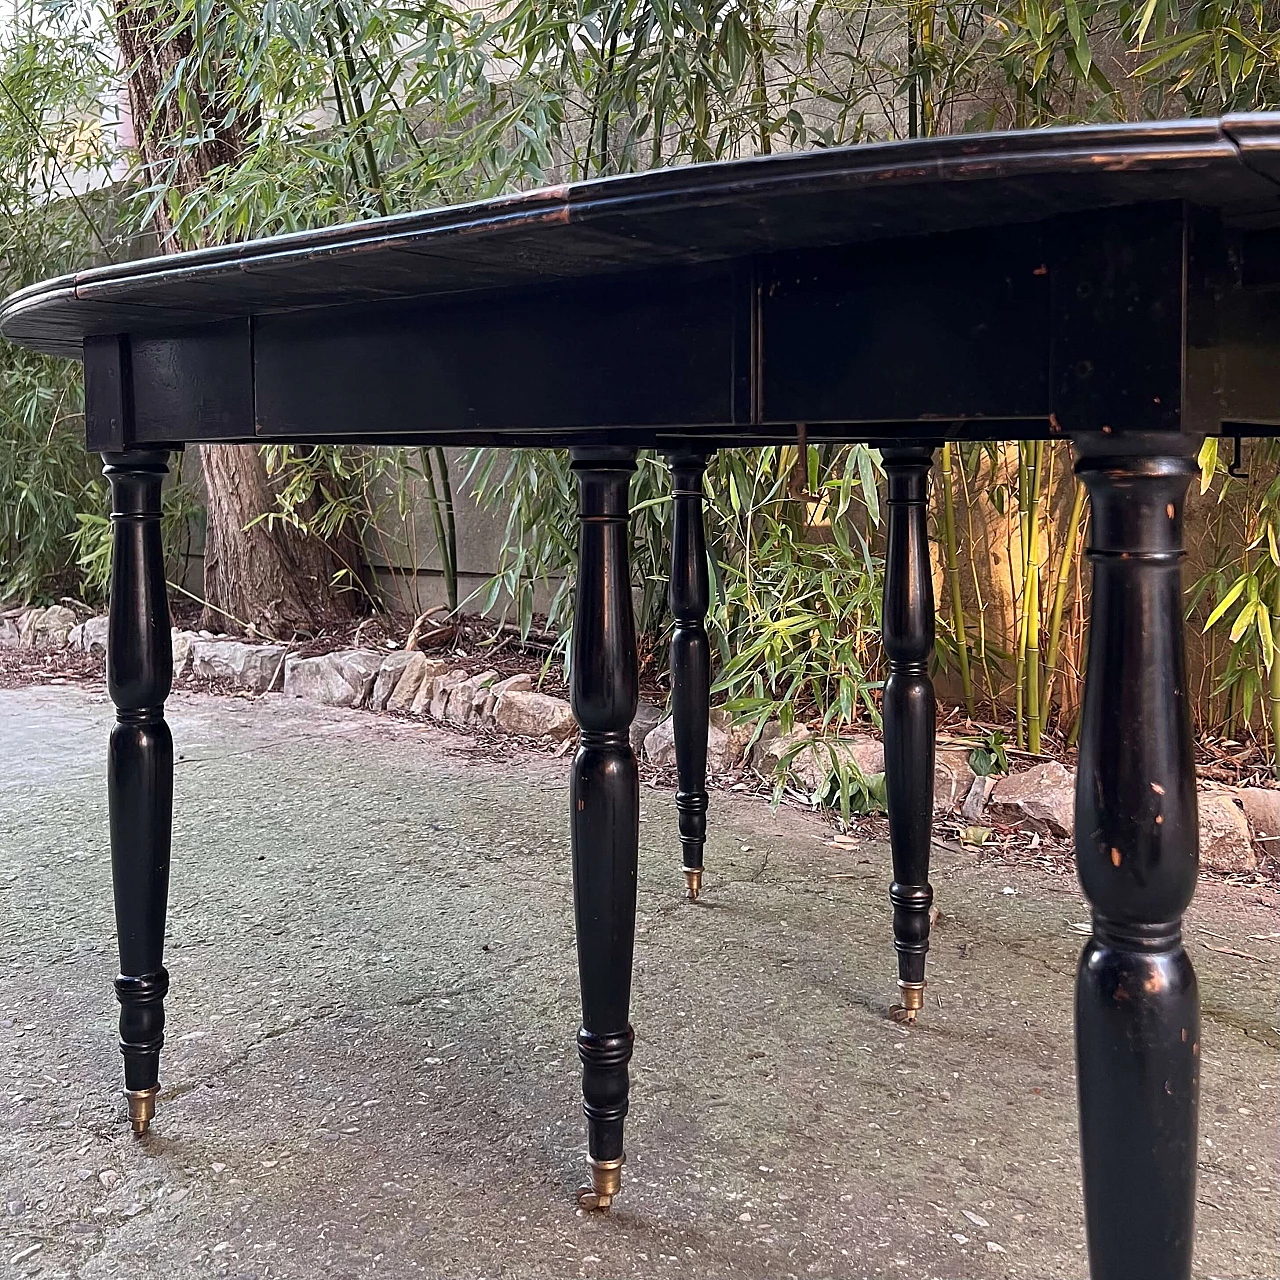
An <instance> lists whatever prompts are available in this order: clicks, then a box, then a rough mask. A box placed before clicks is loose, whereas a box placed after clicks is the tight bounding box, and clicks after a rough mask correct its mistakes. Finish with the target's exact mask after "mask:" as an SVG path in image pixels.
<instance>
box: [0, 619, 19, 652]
mask: <svg viewBox="0 0 1280 1280" xmlns="http://www.w3.org/2000/svg"><path fill="white" fill-rule="evenodd" d="M21 642H22V625H21V618H20V617H19V616H17V615H9V614H6V615H5V616H4V617H0V649H16V648H17V647H18V645H19V644H20V643H21Z"/></svg>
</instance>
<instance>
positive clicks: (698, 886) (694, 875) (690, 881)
mask: <svg viewBox="0 0 1280 1280" xmlns="http://www.w3.org/2000/svg"><path fill="white" fill-rule="evenodd" d="M684 882H685V884H686V885H687V886H688V890H689V901H690V902H697V900H698V895H699V894H700V893H701V892H702V868H701V867H685V869H684Z"/></svg>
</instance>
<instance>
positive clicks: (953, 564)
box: [942, 441, 975, 720]
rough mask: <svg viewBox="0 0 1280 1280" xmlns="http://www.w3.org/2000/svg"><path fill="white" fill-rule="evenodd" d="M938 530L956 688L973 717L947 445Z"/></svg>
mask: <svg viewBox="0 0 1280 1280" xmlns="http://www.w3.org/2000/svg"><path fill="white" fill-rule="evenodd" d="M942 531H943V539H944V551H945V554H946V559H947V590H948V591H949V592H950V593H951V626H952V630H953V631H954V632H955V637H956V658H957V661H958V662H959V664H960V687H961V689H962V690H963V691H964V709H965V714H966V715H967V716H968V717H969V719H970V720H972V719H973V718H974V715H975V710H974V705H973V677H972V674H971V673H970V671H969V639H968V628H967V626H966V625H965V617H964V601H963V600H962V599H961V598H960V558H959V555H958V549H957V547H956V499H955V490H954V488H953V487H952V475H951V442H950V441H947V443H946V444H944V445H943V446H942Z"/></svg>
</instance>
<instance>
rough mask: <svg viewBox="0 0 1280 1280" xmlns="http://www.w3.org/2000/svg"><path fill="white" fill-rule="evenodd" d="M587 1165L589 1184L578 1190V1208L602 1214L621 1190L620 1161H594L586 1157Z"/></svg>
mask: <svg viewBox="0 0 1280 1280" xmlns="http://www.w3.org/2000/svg"><path fill="white" fill-rule="evenodd" d="M587 1164H588V1165H590V1167H591V1182H590V1183H589V1184H587V1185H585V1186H581V1187H579V1188H578V1207H579V1208H580V1209H586V1210H588V1211H589V1212H602V1211H603V1210H605V1209H608V1208H609V1207H610V1205H612V1204H613V1197H614V1196H616V1195H617V1194H618V1192H619V1191H621V1190H622V1159H621V1158H619V1159H617V1160H595V1159H593V1158H592V1157H591V1156H588V1157H587Z"/></svg>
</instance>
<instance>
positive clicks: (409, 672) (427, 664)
mask: <svg viewBox="0 0 1280 1280" xmlns="http://www.w3.org/2000/svg"><path fill="white" fill-rule="evenodd" d="M448 665H449V664H448V663H447V662H445V661H444V659H443V658H428V657H427V655H426V654H425V653H420V652H418V651H417V650H414V652H412V653H411V654H410V655H409V661H408V662H407V663H406V664H405V668H404V670H403V671H402V672H401V673H400V679H399V680H397V681H396V687H395V689H394V690H393V691H392V694H391V696H390V697H389V698H388V699H387V706H386V709H387V710H388V711H401V712H404V711H412V710H413V703H414V699H415V698H417V696H418V693H419V692H420V691H421V689H422V686H423V683H424V682H425V683H426V684H427V685H428V686H429V685H430V684H431V681H432V680H434V679H435V678H436V676H438V675H441V674H442V673H443V672H444V670H445V669H446V668H447V667H448Z"/></svg>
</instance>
